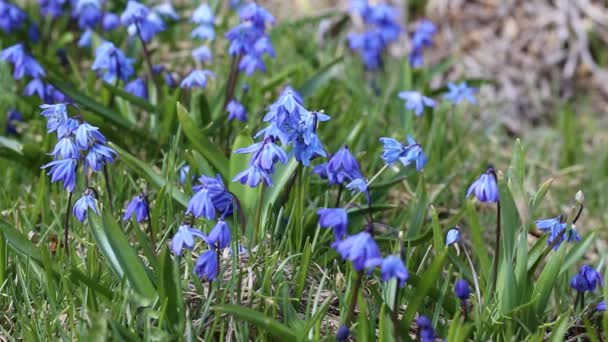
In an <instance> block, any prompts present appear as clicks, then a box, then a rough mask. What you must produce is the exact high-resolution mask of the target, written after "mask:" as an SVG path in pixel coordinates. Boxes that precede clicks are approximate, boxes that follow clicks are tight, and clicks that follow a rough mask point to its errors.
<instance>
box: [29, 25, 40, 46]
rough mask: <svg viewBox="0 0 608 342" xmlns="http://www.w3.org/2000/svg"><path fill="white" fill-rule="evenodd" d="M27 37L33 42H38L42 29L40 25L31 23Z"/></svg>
mask: <svg viewBox="0 0 608 342" xmlns="http://www.w3.org/2000/svg"><path fill="white" fill-rule="evenodd" d="M27 39H29V41H30V42H31V43H32V44H38V41H39V40H40V29H39V28H38V25H36V24H30V26H29V27H28V28H27Z"/></svg>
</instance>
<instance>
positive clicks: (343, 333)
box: [336, 324, 350, 341]
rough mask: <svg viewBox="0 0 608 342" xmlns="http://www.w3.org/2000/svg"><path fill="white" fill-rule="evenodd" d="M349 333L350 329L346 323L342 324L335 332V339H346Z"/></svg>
mask: <svg viewBox="0 0 608 342" xmlns="http://www.w3.org/2000/svg"><path fill="white" fill-rule="evenodd" d="M349 335H350V330H349V329H348V327H347V326H346V325H344V324H342V325H341V326H340V328H338V332H337V333H336V341H347V340H348V336H349Z"/></svg>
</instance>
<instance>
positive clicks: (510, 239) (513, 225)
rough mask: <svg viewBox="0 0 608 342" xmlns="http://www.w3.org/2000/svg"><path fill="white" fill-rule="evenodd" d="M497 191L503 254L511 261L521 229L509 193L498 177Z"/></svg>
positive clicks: (502, 180) (503, 181) (517, 212)
mask: <svg viewBox="0 0 608 342" xmlns="http://www.w3.org/2000/svg"><path fill="white" fill-rule="evenodd" d="M498 191H499V193H500V208H501V224H502V246H503V247H504V251H503V252H504V256H505V258H507V259H509V260H512V258H513V254H514V253H515V240H516V238H517V233H518V231H519V228H520V227H521V220H520V216H519V211H518V210H517V207H516V206H515V201H513V196H512V195H511V191H510V190H509V187H508V186H507V183H506V182H505V180H504V178H500V177H499V179H498Z"/></svg>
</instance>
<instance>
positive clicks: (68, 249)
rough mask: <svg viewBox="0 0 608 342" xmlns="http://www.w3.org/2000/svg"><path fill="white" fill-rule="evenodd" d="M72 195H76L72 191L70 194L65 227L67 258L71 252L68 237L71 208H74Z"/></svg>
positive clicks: (64, 246)
mask: <svg viewBox="0 0 608 342" xmlns="http://www.w3.org/2000/svg"><path fill="white" fill-rule="evenodd" d="M72 195H74V193H73V192H71V191H70V194H69V195H68V207H67V208H66V210H65V222H64V225H63V248H64V249H65V255H66V256H69V251H70V247H69V243H68V237H69V230H70V208H71V207H72Z"/></svg>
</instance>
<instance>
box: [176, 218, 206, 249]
mask: <svg viewBox="0 0 608 342" xmlns="http://www.w3.org/2000/svg"><path fill="white" fill-rule="evenodd" d="M195 237H197V238H199V239H205V238H206V236H205V234H203V232H201V231H200V230H198V229H196V228H192V227H191V226H190V225H188V224H181V225H180V226H179V228H178V229H177V233H175V235H173V239H171V244H170V245H169V247H170V248H171V252H173V254H175V255H177V256H180V255H182V251H183V250H184V248H185V249H188V250H192V249H193V248H194V238H195Z"/></svg>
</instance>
